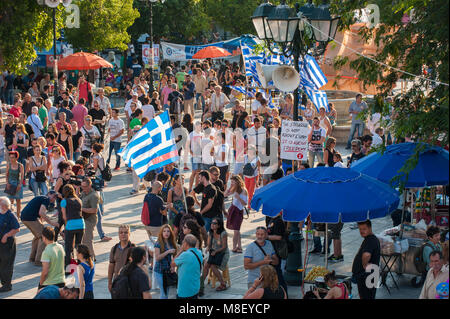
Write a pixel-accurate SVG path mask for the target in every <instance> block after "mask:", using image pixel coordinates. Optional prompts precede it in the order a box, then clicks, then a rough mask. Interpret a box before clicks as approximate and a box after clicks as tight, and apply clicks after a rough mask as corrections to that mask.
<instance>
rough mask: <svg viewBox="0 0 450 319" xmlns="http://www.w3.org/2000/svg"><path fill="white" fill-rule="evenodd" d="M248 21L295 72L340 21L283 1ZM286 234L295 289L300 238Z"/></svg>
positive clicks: (325, 9)
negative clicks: (286, 60) (292, 246)
mask: <svg viewBox="0 0 450 319" xmlns="http://www.w3.org/2000/svg"><path fill="white" fill-rule="evenodd" d="M251 19H252V21H253V25H254V26H255V29H256V32H257V34H258V37H259V38H260V39H262V40H264V41H265V42H266V46H267V47H268V49H269V51H270V52H271V53H272V54H283V55H284V56H286V57H292V58H293V62H294V68H295V70H296V71H297V72H299V71H300V70H299V61H300V57H302V58H303V57H304V56H305V55H306V54H308V53H310V54H312V55H314V56H320V55H323V53H325V49H326V47H327V44H328V42H329V40H330V38H331V39H332V38H334V36H335V34H336V30H337V26H338V23H339V19H340V18H339V17H332V16H331V14H330V10H329V4H328V3H327V1H323V4H322V5H320V6H319V7H316V6H314V4H313V3H312V0H309V1H308V3H307V4H305V5H304V6H303V7H301V8H300V6H299V5H298V4H296V6H295V9H292V8H290V7H289V6H288V5H286V1H285V0H282V1H281V4H280V5H278V6H274V5H272V4H270V3H269V2H268V1H267V0H266V1H265V3H262V4H261V5H260V6H258V7H257V8H256V10H255V11H254V13H253V16H252V17H251ZM311 26H312V27H311ZM311 28H312V29H313V31H312V30H311ZM272 43H276V44H277V45H278V47H279V48H280V50H281V52H280V53H278V52H274V51H273V50H272V48H271V44H272ZM316 43H318V44H319V45H316ZM299 93H300V89H299V88H298V87H297V88H296V89H295V91H294V114H293V117H294V121H298V105H299ZM289 230H290V235H289V241H291V242H292V243H293V245H294V251H293V252H292V253H290V254H289V255H288V259H287V264H286V276H285V280H286V282H287V283H288V284H290V285H295V286H299V285H301V282H302V272H299V269H301V268H302V248H301V241H302V236H301V232H300V229H299V227H298V223H297V222H292V223H291V227H290V229H289Z"/></svg>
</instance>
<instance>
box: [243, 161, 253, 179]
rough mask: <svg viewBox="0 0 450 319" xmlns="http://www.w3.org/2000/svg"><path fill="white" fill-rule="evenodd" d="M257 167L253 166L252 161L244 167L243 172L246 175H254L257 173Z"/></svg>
mask: <svg viewBox="0 0 450 319" xmlns="http://www.w3.org/2000/svg"><path fill="white" fill-rule="evenodd" d="M255 169H256V167H253V165H252V163H247V164H245V165H244V168H243V169H242V174H244V176H253V175H254V174H255Z"/></svg>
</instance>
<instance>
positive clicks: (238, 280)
mask: <svg viewBox="0 0 450 319" xmlns="http://www.w3.org/2000/svg"><path fill="white" fill-rule="evenodd" d="M338 149H339V151H340V152H341V153H342V154H343V155H345V157H346V156H347V155H348V151H347V150H345V149H344V148H343V147H342V146H340V147H338ZM343 157H344V156H343ZM345 157H344V158H345ZM114 160H115V159H113V160H112V161H114ZM0 169H1V176H2V177H3V176H4V172H5V166H4V164H3V165H2V166H1V168H0ZM189 175H190V174H186V176H185V180H186V182H187V181H188V178H187V177H188V176H189ZM131 184H132V176H131V174H130V173H127V172H126V171H125V168H123V167H122V168H121V170H120V171H119V172H113V179H112V181H111V182H110V183H109V184H108V187H107V188H106V189H105V203H106V204H105V215H104V217H103V229H104V231H105V233H106V234H107V235H108V236H111V237H112V238H113V240H112V241H110V242H100V241H99V240H100V239H99V237H98V233H97V231H96V230H95V231H94V235H95V237H94V241H95V244H94V248H95V251H96V258H97V264H96V273H95V278H94V296H95V298H96V299H109V298H110V294H109V292H108V289H107V271H108V260H109V252H110V250H111V248H112V247H113V246H114V245H115V244H116V243H117V242H118V233H117V231H118V229H117V226H118V225H120V224H122V223H126V224H129V225H130V226H131V228H132V233H131V240H132V242H134V243H136V244H137V245H143V244H144V241H145V240H147V239H148V237H147V233H146V232H145V230H144V229H142V227H141V222H140V213H141V208H142V201H143V198H144V195H145V193H144V192H143V191H141V192H140V193H139V194H137V195H134V196H130V195H129V192H130V191H131ZM0 189H4V179H3V178H2V179H1V183H0ZM355 195H356V196H357V194H349V196H355ZM31 198H32V193H31V192H30V191H25V197H24V199H23V201H22V206H23V207H24V206H25V205H26V203H27V202H28V201H29V200H30V199H31ZM229 204H230V201H229V200H227V201H226V207H228V206H229ZM264 224H265V223H264V216H263V215H262V214H261V213H260V212H258V213H256V212H254V211H253V212H252V213H251V216H250V218H249V219H244V222H243V224H242V229H241V232H242V246H243V249H244V250H245V248H246V247H247V246H248V245H249V244H250V243H251V242H252V241H253V240H254V239H255V236H254V232H255V231H254V230H255V228H256V227H257V226H260V225H264ZM391 225H392V223H391V220H390V217H385V218H381V219H377V220H374V221H373V228H374V232H375V233H379V232H381V231H382V230H384V229H386V228H389V227H391ZM231 235H232V234H231V232H230V234H229V241H228V243H229V245H231V242H232V241H231V240H232V239H231ZM32 237H33V236H32V234H31V233H30V231H29V230H28V229H27V228H26V227H25V226H24V225H23V224H22V223H21V229H20V232H19V233H18V234H17V236H16V241H17V256H16V260H15V267H14V275H13V283H12V285H13V289H12V291H10V292H8V293H2V294H1V295H0V298H1V299H30V298H33V297H34V295H35V294H36V292H37V286H38V283H39V277H40V272H41V268H40V267H37V266H34V264H33V263H30V262H28V256H29V253H30V249H31V240H32ZM361 242H362V239H361V237H360V235H359V231H358V230H357V229H355V230H351V229H350V228H349V224H346V225H345V226H344V229H343V231H342V246H343V254H344V262H341V263H336V264H329V267H328V268H329V269H330V270H332V269H335V270H336V272H337V273H338V274H344V275H348V274H350V272H351V265H352V261H353V258H354V255H355V254H356V252H357V250H358V248H359V246H360V244H361ZM308 245H309V247H310V249H309V251H311V250H312V240H309V241H308ZM302 246H303V247H302V255H303V254H304V251H305V249H304V248H305V241H303V242H302ZM243 258H244V257H243V254H234V253H231V255H230V261H229V270H230V276H231V287H230V288H228V289H227V290H225V291H223V292H216V291H215V290H214V289H212V288H211V287H210V285H206V287H205V296H204V297H203V298H204V299H240V298H242V296H243V295H244V294H245V292H246V291H247V274H246V271H245V270H244V267H243ZM302 258H303V259H304V255H303V256H302ZM308 260H309V261H308V269H311V268H312V267H313V266H316V265H319V266H323V265H324V257H323V255H310V257H309V259H308ZM394 276H396V275H394ZM411 278H412V277H411V276H409V275H403V276H402V277H400V279H399V280H398V284H399V287H400V290H397V289H396V288H391V293H392V294H391V295H389V294H388V292H387V290H386V288H385V287H382V288H380V289H378V292H377V298H379V299H382V298H407V299H410V298H411V299H416V298H418V296H419V294H420V289H419V288H412V287H411V286H410V284H409V280H410V279H411ZM388 284H389V285H390V286H392V285H393V283H392V282H391V279H388ZM308 290H309V288H308V287H307V285H305V292H306V291H308ZM353 292H354V298H358V297H357V289H356V286H355V285H354V286H353ZM175 293H176V292H175V289H174V288H171V289H170V291H169V297H170V298H174V297H175ZM152 296H153V298H159V289H157V288H156V289H152ZM289 296H290V298H301V297H302V292H301V287H299V286H298V287H297V286H290V287H289Z"/></svg>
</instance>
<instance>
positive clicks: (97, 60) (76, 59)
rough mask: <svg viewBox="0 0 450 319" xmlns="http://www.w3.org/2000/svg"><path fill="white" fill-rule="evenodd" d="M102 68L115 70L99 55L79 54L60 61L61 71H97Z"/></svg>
mask: <svg viewBox="0 0 450 319" xmlns="http://www.w3.org/2000/svg"><path fill="white" fill-rule="evenodd" d="M100 68H113V65H112V64H111V63H109V62H108V61H106V60H105V59H103V58H101V57H99V56H98V55H95V54H92V53H87V52H77V53H74V54H71V55H68V56H66V57H65V58H62V59H61V60H59V61H58V69H59V70H96V69H100Z"/></svg>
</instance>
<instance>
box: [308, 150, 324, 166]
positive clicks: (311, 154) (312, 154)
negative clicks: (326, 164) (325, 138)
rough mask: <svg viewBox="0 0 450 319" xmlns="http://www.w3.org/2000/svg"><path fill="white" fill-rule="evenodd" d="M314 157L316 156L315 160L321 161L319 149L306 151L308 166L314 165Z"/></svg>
mask: <svg viewBox="0 0 450 319" xmlns="http://www.w3.org/2000/svg"><path fill="white" fill-rule="evenodd" d="M315 157H317V160H318V161H319V163H323V151H320V152H311V151H308V164H309V167H311V168H313V167H314V159H315Z"/></svg>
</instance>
